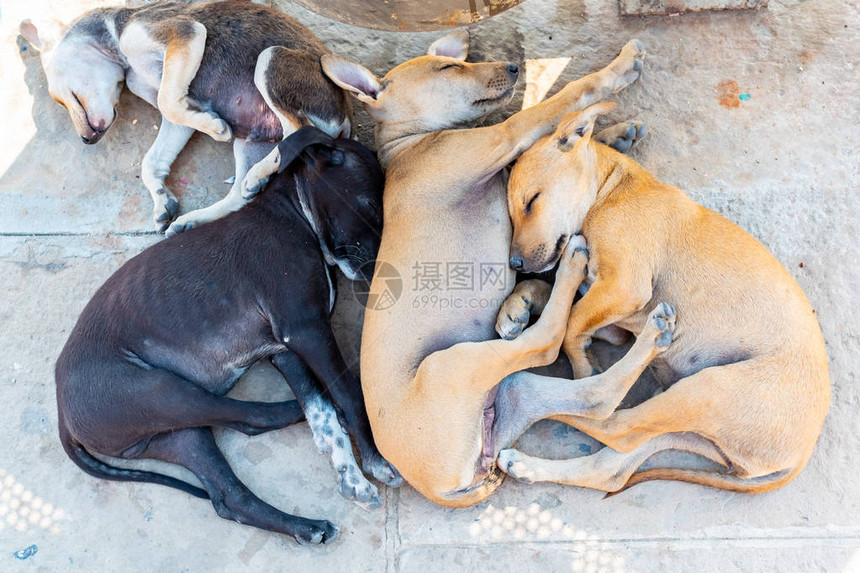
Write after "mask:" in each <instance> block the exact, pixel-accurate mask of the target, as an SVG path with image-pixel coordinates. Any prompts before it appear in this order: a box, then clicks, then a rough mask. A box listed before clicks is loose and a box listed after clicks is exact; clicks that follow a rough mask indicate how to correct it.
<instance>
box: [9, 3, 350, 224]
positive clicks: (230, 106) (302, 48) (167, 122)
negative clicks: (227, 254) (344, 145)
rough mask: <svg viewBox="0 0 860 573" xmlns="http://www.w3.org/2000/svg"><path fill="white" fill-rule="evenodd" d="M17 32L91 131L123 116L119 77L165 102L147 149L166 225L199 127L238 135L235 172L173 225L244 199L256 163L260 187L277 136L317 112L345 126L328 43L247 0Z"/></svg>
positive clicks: (157, 8) (338, 132)
mask: <svg viewBox="0 0 860 573" xmlns="http://www.w3.org/2000/svg"><path fill="white" fill-rule="evenodd" d="M20 31H21V35H22V36H24V38H25V39H26V40H27V41H28V42H30V43H31V44H32V45H33V47H35V48H37V49H38V50H40V51H41V58H42V63H43V65H44V68H45V75H46V76H47V80H48V91H49V92H50V94H51V97H52V98H53V99H54V100H55V101H56V102H57V103H59V104H60V105H62V106H63V107H65V108H66V109H67V110H68V112H69V115H70V116H71V118H72V123H73V124H74V126H75V130H76V131H77V132H78V134H79V135H80V137H81V139H82V140H83V142H84V143H87V144H93V143H96V142H97V141H99V140H100V139H101V138H102V136H103V135H104V134H105V132H106V131H107V130H108V128H109V127H110V126H111V124H112V123H113V121H114V119H115V118H116V106H117V103H118V102H119V95H120V92H121V91H122V84H123V81H125V84H126V85H127V86H128V89H129V90H131V91H132V93H134V94H135V95H137V96H139V97H141V98H142V99H144V100H145V101H147V102H148V103H149V104H151V105H152V106H154V107H156V108H158V110H159V111H160V112H161V114H162V120H161V128H160V129H159V131H158V136H157V137H156V138H155V142H154V143H153V144H152V147H151V148H150V149H149V151H148V152H147V153H146V155H145V157H144V158H143V164H142V179H143V183H144V185H146V188H147V189H148V190H149V192H150V194H151V195H152V200H153V202H154V203H155V206H154V211H155V212H154V219H155V227H156V229H158V230H159V231H161V232H164V231H166V230H167V229H168V226H169V225H170V222H171V220H172V219H174V218H175V217H176V215H177V213H178V212H179V203H178V202H177V200H176V197H174V195H173V194H172V193H171V192H170V190H169V189H168V188H167V187H166V186H165V179H166V178H167V175H168V173H169V172H170V166H171V165H172V164H173V161H174V160H175V159H176V157H177V155H179V152H180V151H181V150H182V148H183V147H185V144H186V143H188V140H189V139H190V138H191V135H192V134H193V133H194V131H195V130H197V131H202V132H203V133H206V134H208V135H209V136H211V137H212V138H213V139H215V140H217V141H230V139H232V138H235V139H234V140H233V154H234V156H235V161H236V179H235V183H234V184H233V188H232V189H231V190H230V193H229V194H228V195H227V197H226V198H225V199H223V200H222V201H220V202H218V203H216V204H215V205H213V206H211V207H208V208H206V209H201V210H199V211H195V212H193V213H188V214H186V215H184V216H183V217H182V218H181V219H180V220H179V221H177V222H176V223H175V224H174V225H173V226H172V228H171V233H170V234H174V233H176V232H179V231H183V230H185V229H187V228H190V227H192V226H193V225H194V224H199V223H203V222H206V221H211V220H213V219H216V218H218V217H222V216H224V215H226V214H227V213H229V212H231V211H235V210H236V209H238V208H239V207H241V206H242V205H243V204H244V202H245V201H244V200H243V199H242V194H241V186H242V181H243V180H244V178H245V175H246V174H247V173H248V171H249V170H250V169H251V168H252V166H254V165H257V164H260V163H261V160H262V159H263V158H266V159H267V161H266V162H265V163H262V164H260V166H259V167H258V168H257V170H256V171H255V173H254V174H253V176H252V177H251V180H252V183H251V184H250V187H251V188H253V189H254V190H256V189H259V188H260V186H261V183H262V182H264V181H265V179H266V177H267V176H268V175H269V174H271V173H273V172H274V171H275V169H277V166H278V161H279V160H278V152H277V146H276V144H277V142H278V141H280V140H281V139H282V138H283V137H286V136H287V135H289V134H290V133H292V132H294V131H296V130H297V129H298V128H299V127H301V126H302V125H308V124H313V125H315V126H317V127H318V128H320V129H321V130H323V131H325V132H326V133H328V134H329V135H331V136H332V137H340V136H347V137H348V136H349V133H350V129H351V128H350V119H349V115H350V108H349V102H348V100H347V98H346V96H345V95H344V93H343V91H342V90H340V89H338V88H337V86H335V85H334V84H333V83H332V82H331V81H329V80H328V78H326V76H325V75H324V74H323V73H322V68H321V67H320V57H321V56H322V55H324V54H327V53H328V50H327V49H326V48H325V46H323V45H322V43H321V42H320V41H319V40H318V39H317V38H316V37H315V36H314V35H313V33H312V32H311V31H310V30H308V29H307V28H305V27H304V26H302V25H301V24H299V23H298V22H296V21H295V20H293V19H292V18H290V17H289V16H287V15H286V14H284V13H282V12H280V11H278V10H275V9H273V8H269V7H266V6H259V5H256V4H252V3H250V2H240V1H226V2H201V3H193V4H186V3H181V2H155V3H152V4H149V5H145V6H140V7H135V8H127V7H116V8H99V9H95V10H91V11H89V12H87V13H86V14H84V15H83V16H81V17H80V18H78V19H77V20H76V21H75V22H74V23H73V24H72V25H71V26H69V27H68V28H64V27H62V26H57V25H54V24H50V25H49V24H44V25H40V26H39V29H37V28H36V26H35V25H34V24H33V23H32V22H31V21H29V20H25V21H24V22H22V23H21V26H20Z"/></svg>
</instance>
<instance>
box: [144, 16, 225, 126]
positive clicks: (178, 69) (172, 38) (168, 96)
mask: <svg viewBox="0 0 860 573" xmlns="http://www.w3.org/2000/svg"><path fill="white" fill-rule="evenodd" d="M206 33H207V32H206V26H204V25H203V24H201V23H200V22H196V21H194V20H190V19H184V18H173V19H171V20H168V21H167V22H165V23H164V24H163V25H162V26H160V27H159V28H157V29H154V30H153V36H154V37H155V38H156V39H158V40H159V41H160V42H161V43H162V44H163V45H164V64H163V67H162V72H161V84H160V86H159V89H158V109H159V111H161V113H163V114H164V116H165V117H166V118H167V119H169V120H170V121H171V122H173V123H176V124H179V125H185V126H188V127H191V128H194V129H196V130H197V131H202V132H203V133H205V134H207V135H209V136H210V137H211V138H212V139H214V140H215V141H230V139H232V137H233V132H232V130H231V129H230V126H229V125H227V122H226V121H224V120H223V119H221V118H220V117H218V116H217V115H216V114H215V113H214V112H204V111H198V110H199V109H200V107H201V106H200V105H199V104H198V103H197V102H195V101H193V100H192V99H191V98H189V97H188V87H189V86H190V85H191V81H192V80H193V79H194V76H196V75H197V71H198V70H199V69H200V63H201V62H202V61H203V52H204V50H205V48H206Z"/></svg>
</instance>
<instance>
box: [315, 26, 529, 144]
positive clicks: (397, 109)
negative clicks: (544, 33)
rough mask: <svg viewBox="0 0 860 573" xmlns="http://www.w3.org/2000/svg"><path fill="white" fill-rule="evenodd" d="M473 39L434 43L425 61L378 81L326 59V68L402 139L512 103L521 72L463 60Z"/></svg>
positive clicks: (461, 36)
mask: <svg viewBox="0 0 860 573" xmlns="http://www.w3.org/2000/svg"><path fill="white" fill-rule="evenodd" d="M468 51H469V34H468V32H466V31H465V30H458V31H456V32H454V33H452V34H449V35H448V36H445V37H444V38H440V39H439V40H436V41H435V42H433V44H432V45H431V46H430V49H429V50H427V55H426V56H420V57H418V58H413V59H411V60H408V61H406V62H404V63H402V64H400V65H399V66H397V67H395V68H394V69H393V70H391V71H390V72H388V73H387V74H386V75H385V77H384V78H382V79H379V78H377V77H376V76H375V75H374V74H373V73H372V72H371V71H370V70H368V69H367V68H365V67H363V66H360V65H358V64H354V63H352V62H348V61H346V60H344V59H342V58H339V57H337V56H331V55H326V56H323V58H322V66H323V70H324V71H325V73H326V75H328V77H329V78H331V79H332V81H334V82H335V83H336V84H337V85H339V86H340V87H342V88H343V89H345V90H347V91H349V92H350V93H352V94H353V95H354V96H355V97H356V98H357V99H358V100H360V101H362V102H363V103H364V104H365V107H366V108H367V111H368V113H369V114H370V115H371V116H372V117H373V119H374V120H375V121H376V122H377V124H384V125H386V126H396V127H395V129H396V130H397V132H398V133H399V134H400V135H411V134H416V133H427V132H431V131H438V130H441V129H448V128H451V127H455V126H459V125H462V124H468V123H470V122H473V121H475V120H477V119H479V118H481V117H483V116H485V115H487V114H489V113H491V112H493V111H495V110H497V109H499V108H501V107H502V106H503V105H505V104H506V103H508V101H510V99H511V97H512V96H513V93H514V86H515V85H516V83H517V78H518V77H519V68H518V67H517V66H516V64H513V63H510V62H500V63H481V64H471V63H468V62H466V61H465V59H466V56H467V54H468Z"/></svg>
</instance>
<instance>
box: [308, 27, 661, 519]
mask: <svg viewBox="0 0 860 573" xmlns="http://www.w3.org/2000/svg"><path fill="white" fill-rule="evenodd" d="M467 50H468V35H467V34H466V33H465V32H456V33H454V34H451V35H449V36H446V37H445V38H442V39H440V40H438V41H436V42H435V43H434V44H433V45H432V46H431V47H430V50H429V52H428V55H427V56H422V57H419V58H415V59H413V60H409V61H407V62H405V63H403V64H401V65H399V66H397V67H396V68H394V69H393V70H391V71H390V72H389V73H388V74H386V75H385V77H384V78H381V79H380V78H377V77H376V76H375V75H374V74H373V73H371V72H370V71H368V70H367V69H365V68H363V67H361V66H359V65H357V64H353V63H350V62H347V61H345V60H342V59H340V58H336V57H333V56H324V57H323V59H322V63H323V69H324V71H325V72H326V73H327V74H328V76H329V77H330V78H331V79H332V80H334V81H335V83H337V84H338V85H340V86H341V87H343V88H344V89H346V90H348V91H350V92H352V93H353V94H354V95H355V96H356V97H357V98H358V99H359V100H361V101H362V102H364V104H365V106H366V108H367V111H368V112H369V113H370V115H371V116H372V117H373V119H374V120H375V121H376V145H377V150H378V153H379V156H380V159H381V161H382V164H383V166H384V167H385V168H386V184H385V194H384V213H385V225H384V227H383V236H382V244H381V247H380V250H379V257H378V261H379V262H378V263H377V274H376V275H375V276H374V282H373V285H372V287H371V292H374V293H380V292H382V290H383V285H384V283H385V282H386V281H388V280H389V279H390V278H391V275H390V273H385V274H384V275H383V273H382V272H381V269H383V268H385V269H390V267H388V266H387V265H391V266H393V267H394V268H395V269H397V270H398V271H399V273H400V274H401V276H402V277H404V278H405V279H406V281H407V283H408V282H412V281H411V280H409V279H410V278H411V277H408V276H406V275H407V274H409V273H413V269H415V268H416V266H418V267H421V266H422V265H425V264H426V265H431V266H432V265H438V266H439V267H441V268H442V269H445V268H446V267H448V268H450V265H465V266H467V267H468V268H471V269H473V270H474V271H475V272H476V276H475V277H474V278H475V280H474V283H473V284H471V285H466V286H465V287H464V288H461V289H458V290H456V291H454V290H450V289H449V290H445V291H444V292H439V293H437V294H434V296H436V297H437V298H436V300H435V301H434V300H433V298H432V297H429V296H428V297H427V299H424V298H422V297H419V296H418V295H417V294H416V291H415V290H407V292H406V293H404V295H403V296H402V297H401V300H399V301H398V302H397V303H396V304H394V305H393V306H391V307H390V308H386V309H383V310H375V309H373V308H371V309H368V311H367V312H366V314H365V320H364V330H363V334H362V346H361V374H362V376H361V377H362V385H363V389H364V395H365V401H366V404H367V408H368V415H369V416H370V421H371V426H372V428H373V434H374V437H375V439H376V442H377V445H378V447H379V450H380V452H382V453H383V455H384V456H385V457H386V459H388V460H389V461H390V462H392V463H393V464H394V466H395V467H396V468H397V469H398V470H399V471H400V472H401V474H402V475H403V477H404V478H405V479H406V480H407V481H408V482H409V483H410V484H412V485H413V486H414V487H415V488H416V489H417V490H418V491H420V492H421V493H422V494H424V495H425V496H427V497H429V498H430V499H432V500H434V501H436V502H438V503H440V504H444V505H449V506H464V505H470V504H474V503H477V502H479V501H481V500H482V499H484V498H485V497H487V496H488V495H489V494H490V493H492V492H493V491H494V490H495V488H496V487H497V486H498V484H499V483H500V481H501V479H500V474H499V472H497V471H496V468H495V458H496V453H497V452H498V450H499V449H500V448H501V447H504V446H506V445H510V444H511V443H512V441H509V442H507V443H501V442H499V441H498V439H497V438H496V436H497V435H509V434H515V433H516V431H515V428H514V429H511V428H509V427H502V424H501V422H500V420H504V419H509V418H508V417H507V416H505V415H503V412H501V411H499V410H498V407H497V405H494V398H495V395H496V387H497V385H498V384H499V383H500V381H502V379H503V378H505V376H507V375H508V374H511V373H512V372H516V371H518V370H522V369H524V368H529V367H532V366H538V365H543V364H547V363H550V362H552V361H554V360H555V358H556V356H557V354H558V351H559V348H560V345H561V342H562V337H563V332H564V325H565V323H566V318H567V316H566V314H567V312H568V311H569V306H570V304H571V302H572V299H573V294H574V292H573V290H571V289H575V288H576V287H577V286H578V284H579V282H580V280H581V279H582V277H583V274H582V271H583V269H584V265H585V257H584V256H579V257H576V256H572V261H573V262H571V263H570V264H567V263H565V264H564V265H562V272H561V273H560V275H561V276H560V278H559V288H557V289H556V293H557V294H556V295H555V296H556V299H555V300H550V302H549V306H550V307H552V308H553V309H554V310H553V311H552V312H548V313H547V317H546V319H542V320H541V321H539V323H538V325H537V326H535V327H534V328H532V329H531V330H530V332H529V333H528V334H527V335H523V336H521V337H520V338H518V339H517V340H514V341H507V340H498V339H496V340H492V339H493V338H496V336H495V333H494V331H493V326H494V323H495V320H496V315H497V313H498V310H499V308H500V307H501V304H502V302H503V299H504V297H505V296H506V295H507V294H508V293H509V292H510V291H511V289H512V288H513V284H514V273H513V272H512V271H511V270H510V269H509V268H508V265H507V251H508V245H509V244H510V238H511V227H510V222H509V218H508V214H507V207H506V202H505V188H506V176H505V173H504V169H505V166H507V165H508V164H509V163H510V162H511V161H513V160H514V159H516V157H517V156H518V155H519V154H520V153H521V152H522V151H524V150H525V149H527V148H528V147H529V146H531V145H532V144H533V143H534V142H535V141H537V140H538V139H539V138H540V137H542V136H544V135H547V134H549V133H551V132H552V130H553V129H554V128H555V126H556V125H557V123H558V121H559V120H560V119H561V117H562V116H563V115H564V114H565V113H567V112H569V111H573V110H576V109H582V108H584V107H585V106H586V105H588V104H590V103H593V102H595V101H597V100H598V99H601V98H604V97H606V96H607V95H609V94H610V93H611V92H614V91H617V90H620V89H622V88H623V87H625V86H627V85H628V84H630V83H631V82H633V81H634V80H635V79H637V78H638V77H639V75H640V71H641V69H642V61H641V56H642V55H643V51H642V47H641V44H640V43H639V42H637V41H633V42H630V43H629V44H627V46H625V47H624V49H623V50H622V51H621V54H620V55H619V56H618V57H617V58H616V59H615V60H614V61H613V62H612V63H611V64H610V65H609V66H608V67H607V68H604V69H602V70H600V71H598V72H596V73H594V74H591V75H588V76H586V77H584V78H582V79H580V80H578V81H575V82H571V83H569V84H568V85H567V86H565V87H564V88H563V89H562V90H561V91H560V92H559V93H558V94H556V95H555V96H553V97H551V98H549V99H548V100H546V101H545V102H543V103H541V104H538V105H536V106H534V107H532V108H529V109H526V110H524V111H522V112H520V113H517V114H516V115H514V116H512V117H511V118H510V119H508V120H507V121H505V122H503V123H501V124H498V125H493V126H490V127H482V128H476V129H452V128H455V127H461V126H462V125H463V124H469V123H471V122H474V121H476V120H477V119H479V118H481V117H483V116H485V115H487V114H488V113H490V112H491V111H494V110H496V109H499V108H500V107H502V106H503V105H504V104H506V103H507V102H508V101H509V100H510V99H511V96H512V94H513V91H514V86H515V84H516V81H517V78H518V72H519V70H518V68H517V66H516V65H514V64H511V63H508V62H503V63H477V64H476V63H467V62H465V61H464V60H465V58H466V54H467ZM576 245H580V243H578V242H576V241H574V242H573V243H571V245H570V248H569V249H568V251H569V252H570V253H574V252H577V251H576V249H575V246H576ZM580 246H581V245H580ZM495 264H498V266H492V267H491V268H492V269H493V270H495V271H497V272H498V275H497V276H496V275H494V281H493V289H494V290H493V292H489V287H487V285H486V284H484V285H482V284H481V281H480V279H481V278H482V277H483V275H482V274H481V269H484V270H486V269H487V268H490V267H487V266H483V267H482V265H495ZM383 265H385V266H383ZM568 267H570V268H568ZM449 278H450V277H449ZM461 286H462V285H461ZM482 286H483V287H486V288H482ZM414 288H415V287H414V286H413V289H414ZM656 336H657V334H656V332H655V337H656ZM496 414H498V415H496ZM494 417H495V422H494ZM510 419H513V418H512V417H511V418H510ZM515 437H516V436H514V438H515Z"/></svg>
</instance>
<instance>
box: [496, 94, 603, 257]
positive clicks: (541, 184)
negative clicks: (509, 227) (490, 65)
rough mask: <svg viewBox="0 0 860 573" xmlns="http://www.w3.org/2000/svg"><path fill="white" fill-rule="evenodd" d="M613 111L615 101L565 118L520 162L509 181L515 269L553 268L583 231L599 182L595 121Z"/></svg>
mask: <svg viewBox="0 0 860 573" xmlns="http://www.w3.org/2000/svg"><path fill="white" fill-rule="evenodd" d="M613 109H615V104H614V103H612V102H604V103H598V104H595V105H593V106H591V107H589V108H587V109H585V110H583V111H580V112H576V113H571V114H568V115H566V116H565V117H564V118H562V120H561V122H560V123H559V125H558V128H557V129H556V130H555V133H553V134H552V135H550V136H548V137H544V138H543V139H541V140H540V141H538V142H537V143H535V144H534V145H533V146H532V147H531V148H530V149H529V150H528V151H526V152H525V153H524V154H523V155H521V156H520V158H519V159H518V160H517V162H516V164H515V165H514V168H513V170H512V171H511V177H510V181H509V182H508V211H509V212H510V215H511V222H512V223H513V227H514V235H513V239H512V241H511V260H510V264H511V268H512V269H514V270H515V271H520V272H525V273H537V272H543V271H547V270H549V269H551V268H552V267H553V266H555V264H556V263H557V262H558V259H559V257H560V256H561V254H562V252H564V247H565V245H567V241H568V239H569V238H570V237H571V235H575V234H578V233H579V232H580V231H581V230H582V222H583V220H584V219H585V215H586V213H588V210H589V208H591V205H592V204H593V203H594V200H595V198H596V197H597V190H598V186H599V184H600V182H598V181H597V175H598V173H597V172H598V164H597V154H596V153H595V150H594V147H593V146H594V144H593V143H592V142H591V133H592V131H593V130H594V121H595V119H597V116H599V115H602V114H605V113H609V112H610V111H612V110H613Z"/></svg>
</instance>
